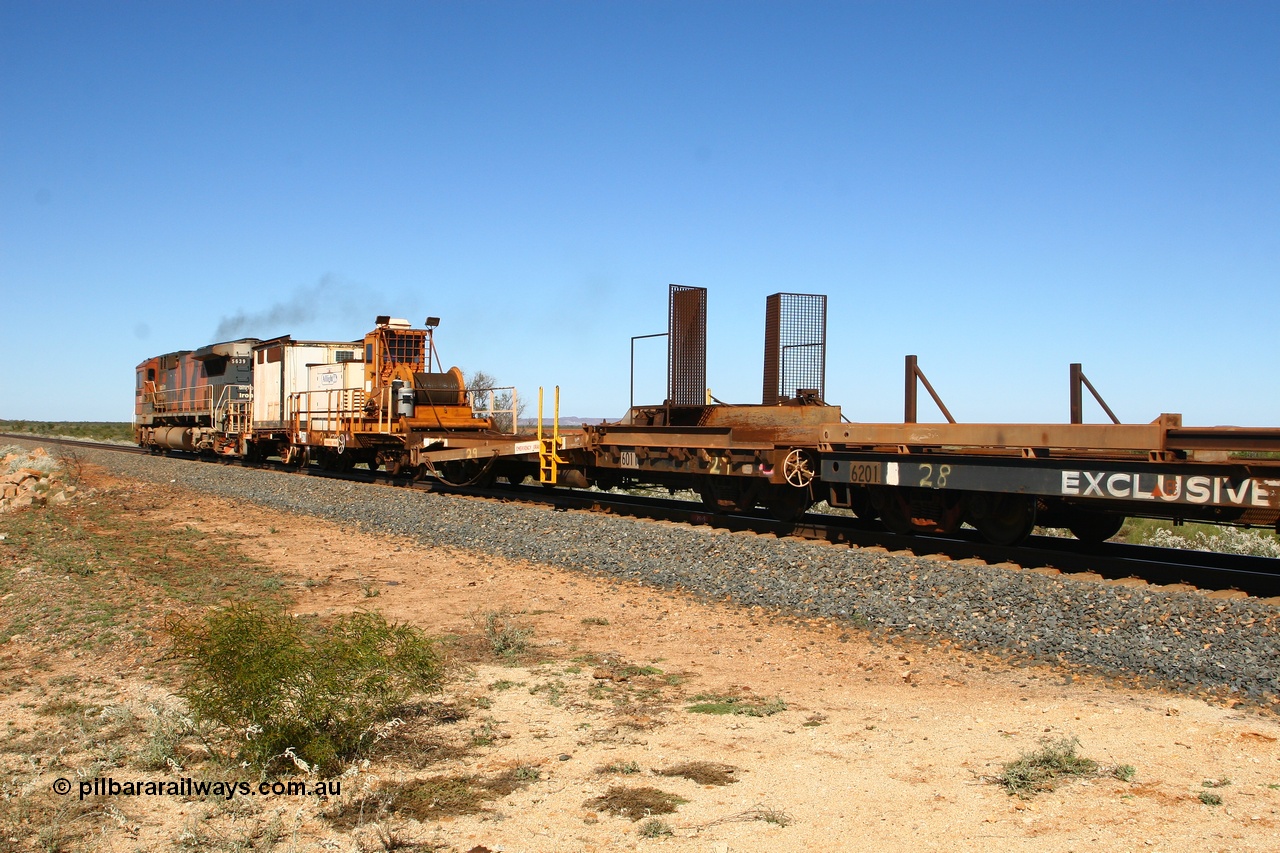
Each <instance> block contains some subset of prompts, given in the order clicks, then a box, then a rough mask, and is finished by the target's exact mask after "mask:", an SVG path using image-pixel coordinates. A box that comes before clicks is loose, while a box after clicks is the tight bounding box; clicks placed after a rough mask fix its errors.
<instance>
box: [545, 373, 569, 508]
mask: <svg viewBox="0 0 1280 853" xmlns="http://www.w3.org/2000/svg"><path fill="white" fill-rule="evenodd" d="M559 449H560V386H559V385H557V386H556V396H555V409H554V414H553V415H552V418H551V436H550V437H549V438H548V437H546V436H545V435H544V433H543V431H542V388H541V387H539V388H538V482H539V483H544V484H547V485H554V484H555V482H556V478H557V476H558V473H559V466H560V465H562V464H564V463H565V461H566V460H564V459H561V458H560V454H559V453H557V452H556V451H558V450H559Z"/></svg>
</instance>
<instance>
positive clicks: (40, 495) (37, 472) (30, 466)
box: [0, 446, 77, 512]
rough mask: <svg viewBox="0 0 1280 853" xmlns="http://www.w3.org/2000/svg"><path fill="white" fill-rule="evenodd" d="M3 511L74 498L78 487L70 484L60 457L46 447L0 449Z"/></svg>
mask: <svg viewBox="0 0 1280 853" xmlns="http://www.w3.org/2000/svg"><path fill="white" fill-rule="evenodd" d="M0 471H2V472H4V473H3V474H0V512H10V511H12V510H19V509H25V508H27V507H31V506H36V507H40V506H44V505H45V504H60V503H66V502H67V501H69V500H71V498H73V497H74V496H75V494H76V490H77V487H76V486H75V485H73V484H70V483H67V482H66V480H65V472H64V471H63V469H62V467H61V466H60V465H59V464H58V462H57V460H55V459H54V458H53V457H51V456H50V455H49V454H48V453H47V452H46V451H45V450H44V448H42V447H36V448H35V449H33V450H30V451H28V450H27V449H26V448H22V447H17V446H10V447H5V448H3V449H2V450H0Z"/></svg>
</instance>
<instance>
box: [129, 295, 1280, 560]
mask: <svg viewBox="0 0 1280 853" xmlns="http://www.w3.org/2000/svg"><path fill="white" fill-rule="evenodd" d="M438 323H439V320H438V319H437V318H428V320H427V322H426V323H425V324H424V327H423V328H414V327H413V326H412V325H411V324H410V323H409V322H408V321H406V320H402V319H396V318H392V317H390V316H382V317H378V318H377V319H376V321H375V323H374V328H373V329H372V330H371V331H370V332H368V333H367V334H365V335H364V336H363V338H360V339H356V340H351V341H304V340H294V339H293V338H292V337H289V336H283V337H277V338H272V339H268V340H260V339H257V338H243V339H240V340H235V341H228V342H224V343H218V344H211V345H208V346H204V347H201V348H200V349H196V350H183V351H179V352H174V353H168V354H165V355H162V356H157V357H154V358H149V359H147V360H146V361H143V362H142V363H141V364H139V365H138V367H137V396H136V401H135V418H134V432H135V438H136V440H137V442H138V444H139V445H141V446H144V447H149V448H151V449H152V450H153V451H156V452H167V451H186V452H192V453H203V454H210V455H218V456H224V457H238V458H242V459H244V460H245V461H247V462H256V461H262V460H265V459H268V458H278V459H280V460H282V461H283V462H285V463H287V464H292V465H307V464H316V465H320V466H323V467H325V468H329V469H334V470H344V469H350V468H353V467H355V466H365V467H367V468H369V469H370V470H382V471H385V472H387V473H389V474H391V475H400V476H406V477H436V478H438V479H440V480H443V481H444V482H447V483H451V484H454V485H479V484H488V483H491V482H494V481H505V482H507V483H520V482H523V481H524V480H526V479H528V478H536V479H537V481H538V482H540V483H543V484H547V485H553V484H554V485H563V486H571V487H579V488H585V487H598V488H601V489H613V488H623V489H625V488H632V487H639V486H649V487H652V486H656V487H659V488H666V489H668V490H670V491H672V492H677V491H680V492H692V493H694V494H696V495H698V496H699V497H700V498H701V500H702V501H703V503H704V504H705V505H706V508H707V510H708V511H709V512H712V513H749V512H755V511H757V510H758V509H763V510H766V511H768V512H770V513H771V514H772V515H773V516H774V517H776V518H778V519H780V520H783V521H789V520H795V519H797V518H798V517H799V516H801V515H802V514H804V513H805V512H807V511H809V510H810V508H811V507H812V506H813V505H814V504H815V503H817V502H825V503H826V504H827V505H829V506H832V507H842V508H846V509H849V510H851V511H852V512H853V513H854V514H856V515H857V516H858V517H859V518H864V519H868V520H873V521H878V522H879V523H881V524H883V526H884V527H886V528H888V529H889V530H892V531H894V532H897V533H902V534H907V533H918V534H935V535H947V534H951V533H954V532H956V531H957V530H958V529H960V528H961V527H963V526H970V527H973V528H976V529H977V530H978V531H979V533H981V534H982V535H983V536H984V537H985V538H987V539H988V540H990V541H991V542H993V543H997V544H1014V543H1017V542H1019V541H1021V540H1022V539H1024V538H1025V537H1026V536H1027V535H1029V534H1030V533H1031V531H1032V529H1033V528H1034V527H1035V526H1036V525H1045V526H1052V527H1064V528H1067V529H1069V530H1070V531H1071V532H1072V533H1073V534H1075V535H1076V536H1077V537H1078V538H1080V539H1083V540H1088V541H1102V540H1105V539H1107V538H1110V537H1111V536H1114V535H1115V534H1116V533H1117V532H1118V531H1119V529H1120V526H1121V525H1122V524H1123V522H1124V520H1125V518H1127V517H1130V516H1143V517H1152V518H1165V519H1173V520H1175V521H1182V520H1194V521H1205V522H1210V523H1217V524H1233V525H1241V526H1260V527H1270V528H1277V529H1280V521H1278V520H1280V428H1238V427H1187V426H1184V425H1183V424H1182V419H1181V417H1180V416H1179V415H1176V414H1161V415H1159V416H1158V417H1156V418H1155V419H1154V420H1152V421H1151V422H1149V423H1142V424H1122V423H1119V421H1118V419H1117V418H1115V416H1114V415H1113V414H1112V413H1111V410H1110V408H1109V407H1108V406H1107V405H1106V403H1105V402H1104V401H1103V400H1102V398H1101V396H1100V395H1098V394H1097V392H1096V390H1095V389H1094V388H1093V386H1092V384H1090V383H1089V381H1088V379H1087V378H1086V377H1085V376H1084V374H1083V371H1082V370H1081V369H1080V366H1079V365H1072V366H1071V372H1070V380H1071V385H1070V390H1071V422H1069V423H1062V424H961V423H956V422H955V421H954V419H953V418H952V417H951V415H950V412H949V411H948V410H947V408H946V406H945V405H944V404H943V403H942V400H941V399H940V397H939V396H938V394H937V393H936V391H935V390H934V389H933V387H932V386H931V385H930V384H929V382H928V379H927V378H926V377H925V376H924V373H923V371H922V370H921V369H920V367H919V364H918V363H917V361H916V359H915V357H914V356H908V357H907V359H906V374H905V379H906V385H905V388H906V395H905V397H906V399H905V405H904V417H903V422H902V423H882V424H878V423H853V422H850V421H848V419H847V418H845V417H844V416H843V415H842V413H841V409H840V407H839V406H836V405H831V404H829V403H828V402H827V401H826V400H825V379H826V324H827V312H826V297H825V296H820V295H816V294H789V293H779V294H774V295H773V296H771V297H769V298H768V300H767V302H766V312H765V334H764V338H765V347H764V352H765V358H764V370H763V374H762V375H763V392H762V396H761V402H760V403H750V404H730V403H725V402H722V401H720V400H717V399H715V398H714V397H713V396H712V395H711V393H710V391H709V390H708V389H707V388H706V291H705V290H704V289H701V288H691V287H684V286H680V285H672V287H671V291H670V303H669V325H668V330H667V332H666V333H664V334H663V335H660V336H661V337H666V338H667V343H668V371H667V372H668V383H667V396H666V398H665V399H664V400H663V401H662V402H661V403H660V404H656V403H655V404H642V405H635V404H634V401H633V404H632V405H631V406H630V407H629V409H628V411H627V413H626V415H625V416H623V417H622V418H620V419H618V420H617V421H606V422H603V423H599V424H589V425H584V426H579V427H574V428H571V429H562V428H561V425H560V423H559V418H558V399H557V403H556V405H555V412H553V413H552V415H551V417H550V418H549V419H547V418H544V416H543V415H544V413H543V408H544V407H543V405H542V395H541V392H539V406H538V416H537V419H536V421H535V423H534V424H533V425H532V427H531V428H525V429H523V430H522V429H521V425H520V423H519V421H518V418H517V415H518V412H519V406H518V405H517V402H516V401H517V397H516V394H515V389H493V388H488V387H486V388H468V387H467V385H466V382H465V378H464V376H463V373H462V371H461V370H459V369H458V368H457V367H451V368H449V369H445V368H444V366H443V364H442V363H441V362H440V360H439V355H438V353H437V351H436V347H435V334H434V333H435V329H436V327H437V325H438ZM640 337H659V335H654V336H640ZM633 343H634V339H633ZM921 384H923V386H924V387H925V388H926V390H927V391H928V393H929V394H930V395H932V396H933V399H934V400H935V402H937V404H938V408H939V409H940V411H941V412H942V413H943V415H944V416H945V417H946V420H947V422H946V423H919V422H917V417H916V400H915V395H916V391H917V389H918V387H919V386H920V385H921ZM1085 390H1088V391H1089V392H1091V393H1093V395H1094V396H1095V397H1096V398H1097V399H1098V402H1099V403H1100V404H1101V406H1102V408H1103V409H1104V410H1105V411H1106V413H1107V414H1108V416H1109V417H1110V418H1111V421H1112V422H1111V423H1103V424H1089V423H1084V422H1083V418H1082V417H1081V401H1082V398H1083V394H1084V391H1085ZM556 394H557V398H558V391H557V392H556Z"/></svg>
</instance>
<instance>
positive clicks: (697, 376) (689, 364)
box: [667, 284, 707, 406]
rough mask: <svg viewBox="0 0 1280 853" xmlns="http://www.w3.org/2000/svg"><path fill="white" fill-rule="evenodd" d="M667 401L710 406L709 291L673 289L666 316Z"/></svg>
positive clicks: (701, 288)
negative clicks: (708, 359) (708, 367)
mask: <svg viewBox="0 0 1280 853" xmlns="http://www.w3.org/2000/svg"><path fill="white" fill-rule="evenodd" d="M667 399H668V400H670V401H671V403H672V405H676V406H701V405H704V404H705V403H706V402H707V289H706V288H705V287H685V286H684V285H681V284H673V285H671V299H670V304H669V313H668V316H667Z"/></svg>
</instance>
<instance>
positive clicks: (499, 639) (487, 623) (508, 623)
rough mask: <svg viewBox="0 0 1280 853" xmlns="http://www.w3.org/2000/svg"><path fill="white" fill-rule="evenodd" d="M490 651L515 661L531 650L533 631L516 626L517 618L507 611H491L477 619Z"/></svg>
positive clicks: (497, 655)
mask: <svg viewBox="0 0 1280 853" xmlns="http://www.w3.org/2000/svg"><path fill="white" fill-rule="evenodd" d="M476 621H477V622H479V623H480V628H481V630H482V631H483V632H484V638H485V640H486V642H488V644H489V650H490V651H492V652H493V654H494V656H495V657H499V658H502V659H503V660H506V661H514V660H515V659H516V658H518V657H520V655H522V654H524V653H525V652H526V651H528V649H529V638H530V637H532V636H533V631H532V630H530V629H529V628H525V627H521V626H519V625H517V624H516V622H515V618H514V617H513V616H512V615H511V614H510V613H507V612H506V611H505V610H490V611H489V612H488V613H484V614H481V615H479V616H478V617H476Z"/></svg>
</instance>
